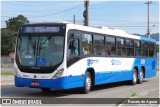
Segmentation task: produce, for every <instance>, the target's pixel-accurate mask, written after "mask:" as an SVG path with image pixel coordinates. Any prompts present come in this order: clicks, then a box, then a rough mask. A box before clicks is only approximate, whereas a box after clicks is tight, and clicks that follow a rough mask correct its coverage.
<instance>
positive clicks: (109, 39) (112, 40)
mask: <svg viewBox="0 0 160 107" xmlns="http://www.w3.org/2000/svg"><path fill="white" fill-rule="evenodd" d="M115 42H116V40H115V38H114V37H108V36H106V45H112V46H115Z"/></svg>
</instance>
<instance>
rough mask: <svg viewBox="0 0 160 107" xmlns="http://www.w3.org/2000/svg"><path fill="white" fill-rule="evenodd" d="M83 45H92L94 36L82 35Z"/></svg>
mask: <svg viewBox="0 0 160 107" xmlns="http://www.w3.org/2000/svg"><path fill="white" fill-rule="evenodd" d="M82 43H87V44H91V43H92V35H91V34H85V33H84V34H82Z"/></svg>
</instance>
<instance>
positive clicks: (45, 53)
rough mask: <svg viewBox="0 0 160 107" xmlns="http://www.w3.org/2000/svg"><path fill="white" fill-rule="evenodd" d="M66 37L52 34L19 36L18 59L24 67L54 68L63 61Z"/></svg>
mask: <svg viewBox="0 0 160 107" xmlns="http://www.w3.org/2000/svg"><path fill="white" fill-rule="evenodd" d="M63 50H64V36H55V35H51V34H48V35H47V34H44V35H43V34H42V35H38V34H25V35H19V36H18V41H17V54H16V56H17V59H18V62H19V64H20V65H22V66H31V67H52V66H55V65H57V64H60V63H61V62H62V60H63V52H64V51H63Z"/></svg>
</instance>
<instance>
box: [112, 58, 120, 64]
mask: <svg viewBox="0 0 160 107" xmlns="http://www.w3.org/2000/svg"><path fill="white" fill-rule="evenodd" d="M121 63H122V62H121V61H120V60H115V59H113V60H111V64H112V65H121Z"/></svg>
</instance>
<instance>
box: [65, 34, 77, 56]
mask: <svg viewBox="0 0 160 107" xmlns="http://www.w3.org/2000/svg"><path fill="white" fill-rule="evenodd" d="M77 36H78V35H76V34H72V35H71V36H69V38H68V44H67V45H68V47H67V57H68V59H70V58H72V57H77V56H79V55H80V52H79V38H77Z"/></svg>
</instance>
